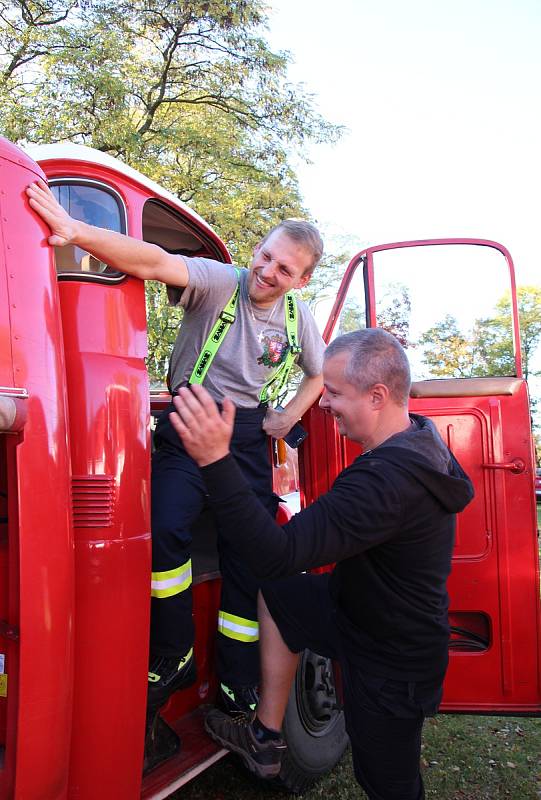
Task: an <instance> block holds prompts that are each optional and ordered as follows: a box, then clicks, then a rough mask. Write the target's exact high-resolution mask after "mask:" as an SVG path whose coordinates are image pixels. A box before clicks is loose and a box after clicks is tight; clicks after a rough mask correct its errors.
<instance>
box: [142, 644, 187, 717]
mask: <svg viewBox="0 0 541 800" xmlns="http://www.w3.org/2000/svg"><path fill="white" fill-rule="evenodd" d="M196 678H197V671H196V667H195V658H194V655H193V648H191V649H190V651H189V652H188V653H186V655H185V656H183V657H182V658H179V657H178V656H151V658H150V663H149V668H148V689H147V706H148V708H153V709H158V708H161V707H162V706H163V705H164V704H165V702H166V701H167V700H168V698H169V697H170V696H171V695H172V694H173V692H176V691H177V690H178V689H186V688H187V687H188V686H192V684H194V683H195V681H196Z"/></svg>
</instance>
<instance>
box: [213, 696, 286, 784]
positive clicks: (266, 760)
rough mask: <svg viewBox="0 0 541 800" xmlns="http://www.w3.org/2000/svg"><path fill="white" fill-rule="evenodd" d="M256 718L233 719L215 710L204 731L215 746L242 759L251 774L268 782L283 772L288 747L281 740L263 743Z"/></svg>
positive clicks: (239, 717)
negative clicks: (257, 729) (255, 722)
mask: <svg viewBox="0 0 541 800" xmlns="http://www.w3.org/2000/svg"><path fill="white" fill-rule="evenodd" d="M254 718H255V713H252V714H237V715H236V716H234V717H231V716H229V714H224V713H223V711H219V710H218V709H217V708H215V709H213V710H212V711H210V712H209V713H208V714H207V717H206V719H205V730H206V731H207V733H208V734H209V736H210V737H211V738H212V739H214V741H215V742H218V743H219V744H221V745H222V747H225V748H227V750H231V751H232V752H233V753H236V754H237V755H239V756H240V757H241V758H242V760H243V762H244V764H245V765H246V767H247V768H248V769H249V770H250V772H253V773H254V775H257V777H258V778H263V780H269V779H270V778H275V777H276V776H277V775H278V773H279V772H280V767H281V765H282V756H283V754H284V752H285V750H286V743H285V742H284V740H283V739H282V738H281V737H279V738H276V739H265V740H263V741H260V740H259V739H258V738H257V736H256V733H255V730H254V727H253V725H252V723H253V720H254Z"/></svg>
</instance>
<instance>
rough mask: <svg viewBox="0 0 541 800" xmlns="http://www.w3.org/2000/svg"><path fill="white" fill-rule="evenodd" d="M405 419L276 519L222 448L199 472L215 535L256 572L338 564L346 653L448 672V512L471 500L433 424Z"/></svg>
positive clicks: (426, 673)
mask: <svg viewBox="0 0 541 800" xmlns="http://www.w3.org/2000/svg"><path fill="white" fill-rule="evenodd" d="M411 419H412V427H411V429H410V430H408V431H405V432H403V433H399V434H396V435H395V436H392V437H391V438H389V439H387V440H386V441H385V442H383V443H382V444H381V445H379V447H377V448H375V449H374V450H371V451H368V452H366V453H363V454H362V455H360V456H359V457H358V458H356V459H355V461H354V462H353V463H352V464H351V465H350V466H349V467H347V468H346V469H344V470H343V471H342V472H341V473H340V475H339V476H338V477H337V479H336V481H335V482H334V484H333V486H332V488H331V489H330V491H329V492H327V493H326V494H324V495H322V496H321V497H319V498H318V500H316V502H315V503H313V504H312V505H311V506H310V507H309V508H307V509H305V510H303V511H301V512H300V513H299V514H296V515H295V516H294V517H293V518H292V519H291V520H290V522H288V523H287V524H286V525H284V526H283V527H280V526H279V525H277V524H276V522H275V521H274V520H273V519H272V518H271V517H270V516H269V515H268V513H267V512H266V511H265V509H264V508H263V507H262V506H261V504H260V503H259V501H258V500H257V498H256V497H255V495H254V494H253V493H252V491H251V489H250V488H249V486H248V484H247V483H246V480H245V479H244V478H243V476H242V474H241V472H240V470H239V468H238V467H237V465H236V463H235V461H234V459H233V458H232V457H231V456H227V457H226V458H224V459H222V460H221V461H218V462H216V463H214V464H211V465H209V466H208V467H204V468H203V470H202V472H203V476H204V478H205V482H206V485H207V489H208V491H209V495H210V500H211V504H212V507H213V509H214V512H215V514H216V517H217V521H218V525H219V527H220V531H221V533H222V535H223V536H224V537H225V539H226V541H227V542H228V544H229V545H230V546H232V547H234V548H235V549H237V550H238V551H239V553H240V554H241V555H242V557H243V559H244V560H245V561H246V562H247V563H248V565H249V566H250V568H251V569H252V570H253V572H254V573H255V574H256V575H257V576H258V578H260V579H269V578H277V577H282V576H285V575H292V574H295V573H298V572H301V571H303V570H307V569H310V568H313V567H318V566H323V565H325V564H330V563H334V562H336V566H335V569H334V571H333V574H332V577H331V581H330V587H331V593H332V596H333V598H334V602H335V605H336V620H337V625H338V627H339V630H340V632H341V638H342V640H343V644H344V650H345V652H346V653H347V655H348V658H349V659H350V660H351V661H353V662H354V663H356V664H358V665H359V666H362V667H363V668H365V669H366V670H367V671H368V672H371V673H372V674H378V675H382V676H384V677H390V678H398V679H401V680H408V681H414V680H426V679H432V678H435V679H437V678H439V677H442V676H443V674H444V672H445V668H446V665H447V645H448V637H449V629H448V622H447V608H448V597H447V590H446V581H447V577H448V575H449V571H450V568H451V554H452V549H453V541H454V530H455V515H456V513H457V512H459V511H461V510H462V509H463V508H464V507H465V506H466V505H467V504H468V503H469V501H470V500H471V499H472V497H473V487H472V484H471V482H470V480H469V478H468V477H467V475H466V474H465V473H464V472H463V470H462V468H461V467H460V465H459V464H458V462H457V461H456V459H455V458H454V456H453V455H452V454H451V453H450V451H449V450H448V449H447V447H446V446H445V444H444V443H443V441H442V440H441V438H440V436H439V434H438V433H437V431H436V429H435V427H434V425H433V423H432V422H431V421H430V420H428V419H426V418H425V417H420V416H416V415H411Z"/></svg>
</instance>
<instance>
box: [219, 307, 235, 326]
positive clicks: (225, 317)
mask: <svg viewBox="0 0 541 800" xmlns="http://www.w3.org/2000/svg"><path fill="white" fill-rule="evenodd" d="M220 319H221V320H222V322H226V323H227V324H228V325H232V324H233V323H234V322H235V315H234V314H230V313H229V312H228V311H225V310H224V311H222V312H221V313H220Z"/></svg>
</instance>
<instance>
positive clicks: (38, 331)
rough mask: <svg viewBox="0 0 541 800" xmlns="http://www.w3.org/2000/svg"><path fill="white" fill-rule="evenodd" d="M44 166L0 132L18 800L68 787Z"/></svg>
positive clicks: (59, 372)
mask: <svg viewBox="0 0 541 800" xmlns="http://www.w3.org/2000/svg"><path fill="white" fill-rule="evenodd" d="M41 174H42V173H41V171H40V170H39V168H38V167H37V166H36V165H35V164H34V163H33V162H32V161H31V160H30V159H29V158H28V157H27V156H26V155H24V154H23V153H22V152H21V151H19V150H18V148H15V147H14V146H13V145H11V144H9V143H7V142H6V141H5V140H0V186H1V189H0V192H1V193H0V216H1V219H0V227H1V231H2V234H1V235H2V250H1V263H0V275H1V277H0V282H1V285H2V288H3V290H4V289H5V294H4V293H3V298H2V301H1V303H0V314H1V315H2V318H1V320H0V329H1V331H2V339H3V340H4V342H6V341H8V340H9V341H11V343H12V347H11V348H6V349H5V350H4V349H3V355H2V374H1V378H2V384H4V387H7V388H9V387H11V388H17V389H22V388H24V389H25V390H26V392H27V393H28V400H26V401H24V402H26V403H27V420H26V424H25V426H24V429H23V431H22V433H21V434H6V435H5V436H6V465H7V470H8V475H7V485H8V491H9V497H8V514H9V523H8V542H7V547H8V550H9V553H8V562H9V567H8V575H7V577H8V581H9V589H8V594H9V598H8V615H9V620H8V621H9V623H10V624H11V626H12V627H13V628H15V627H16V628H18V630H19V632H20V638H19V639H18V641H14V640H11V641H9V642H8V646H7V648H6V649H7V652H6V672H7V673H8V694H7V720H8V725H7V737H6V742H5V762H4V766H3V768H2V769H0V795H1V796H2V797H6V798H10V797H13V798H17V800H34V798H35V800H43V798H44V797H47V798H48V800H57V798H58V800H60V798H65V797H66V796H67V772H66V763H67V761H68V758H69V743H70V729H71V706H72V702H71V701H72V671H73V652H72V632H73V621H74V603H73V598H74V594H73V541H72V536H71V522H70V502H69V497H70V495H69V489H70V487H69V473H70V469H69V454H68V429H67V415H66V403H65V391H64V384H63V369H64V360H63V349H62V331H61V325H60V314H59V303H58V293H57V285H56V274H55V270H54V264H53V262H52V257H51V251H50V249H49V248H48V247H47V246H46V245H45V241H44V236H45V226H43V225H42V224H41V223H39V222H38V220H37V218H36V217H35V216H34V215H32V214H30V213H29V212H28V206H27V204H26V196H25V193H24V190H25V187H26V186H27V185H28V184H29V183H30V182H31V181H33V180H35V179H36V177H37V176H38V175H41ZM29 254H31V257H29ZM23 275H24V279H23ZM8 354H9V355H8ZM8 358H9V360H10V361H11V364H9V363H6V362H7V360H8ZM45 521H46V522H47V524H45ZM52 533H54V535H52ZM4 641H5V640H2V651H3V652H5V649H4V647H5V645H4ZM44 687H46V691H44ZM15 767H16V772H15Z"/></svg>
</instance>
